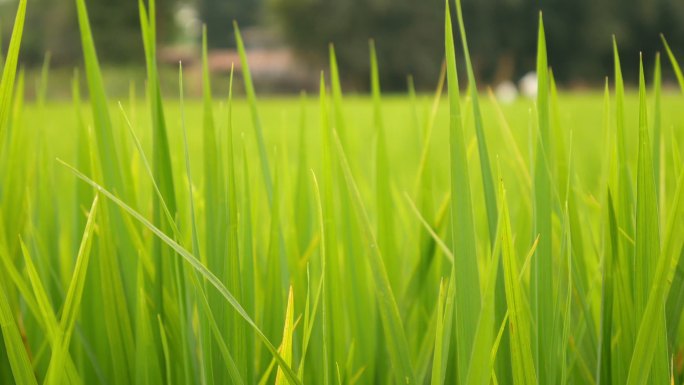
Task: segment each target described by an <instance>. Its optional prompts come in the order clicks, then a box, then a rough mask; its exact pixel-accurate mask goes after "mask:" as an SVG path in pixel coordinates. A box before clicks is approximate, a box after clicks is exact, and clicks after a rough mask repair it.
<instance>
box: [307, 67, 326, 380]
mask: <svg viewBox="0 0 684 385" xmlns="http://www.w3.org/2000/svg"><path fill="white" fill-rule="evenodd" d="M321 84H325V80H324V78H323V75H322V74H321ZM323 87H325V86H323ZM322 91H323V92H324V90H322ZM311 178H312V179H313V187H314V197H315V200H316V206H317V208H318V226H319V227H320V231H321V242H320V253H321V284H320V288H319V291H320V292H321V293H322V302H323V304H322V306H321V334H322V336H321V337H322V338H321V340H322V341H321V345H322V349H323V358H322V360H321V361H322V362H323V384H324V385H328V384H329V383H330V373H329V369H328V368H329V367H330V362H328V360H329V357H330V354H329V350H328V346H329V345H330V332H329V331H328V317H329V316H328V314H327V308H328V304H327V297H326V288H327V287H328V286H327V284H326V283H325V280H324V278H325V273H326V272H327V269H326V264H327V263H326V261H327V257H328V254H326V253H327V252H326V248H327V240H326V238H325V237H326V231H325V229H326V226H325V220H324V216H323V213H324V211H323V204H322V199H321V190H320V187H319V185H318V179H316V174H315V173H314V172H313V171H311ZM314 314H315V312H314ZM312 323H313V322H312ZM304 348H305V349H306V345H305V346H304ZM305 358H306V357H305V356H302V365H303V364H304V359H305ZM300 368H301V366H300Z"/></svg>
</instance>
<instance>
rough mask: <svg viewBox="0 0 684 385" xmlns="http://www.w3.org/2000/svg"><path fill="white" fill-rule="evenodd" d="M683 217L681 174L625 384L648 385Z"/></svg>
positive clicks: (683, 236)
mask: <svg viewBox="0 0 684 385" xmlns="http://www.w3.org/2000/svg"><path fill="white" fill-rule="evenodd" d="M683 218H684V173H683V172H680V174H679V177H678V178H677V188H676V192H675V194H674V196H673V201H672V206H671V211H670V213H669V216H668V220H667V224H666V227H665V228H664V230H665V231H664V237H663V242H662V246H661V247H660V250H659V254H660V258H659V259H658V261H657V266H656V269H655V271H654V274H653V280H652V282H653V284H652V286H651V287H650V291H649V295H648V302H647V304H646V308H645V309H644V312H643V316H642V317H641V323H640V324H639V332H638V334H637V337H636V343H635V345H634V354H633V356H632V359H631V363H630V366H629V375H628V377H627V384H628V385H634V384H647V383H649V373H650V372H651V365H652V364H653V360H654V358H655V357H657V354H656V353H657V349H658V346H659V344H660V343H661V342H662V340H661V339H660V338H661V337H660V334H662V333H664V332H665V331H664V329H663V327H664V326H665V325H664V322H662V321H663V320H662V317H663V307H664V306H665V301H666V299H667V295H668V293H669V291H670V288H671V286H672V277H673V275H674V274H675V271H676V268H677V265H678V263H679V258H680V256H681V250H682V244H683V243H684V234H683V232H682V229H684V226H683V225H682V219H683Z"/></svg>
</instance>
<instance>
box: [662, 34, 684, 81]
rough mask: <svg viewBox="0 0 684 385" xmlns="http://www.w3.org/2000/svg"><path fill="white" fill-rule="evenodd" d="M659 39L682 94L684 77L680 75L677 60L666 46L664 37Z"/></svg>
mask: <svg viewBox="0 0 684 385" xmlns="http://www.w3.org/2000/svg"><path fill="white" fill-rule="evenodd" d="M660 39H661V40H662V41H663V45H664V46H665V51H666V52H667V57H668V58H669V59H670V63H671V64H672V69H673V70H674V73H675V76H676V77H677V83H679V88H681V89H682V92H684V75H683V74H682V69H681V67H680V66H679V62H677V58H676V57H675V55H674V53H672V50H671V49H670V45H669V44H667V40H665V36H664V35H660Z"/></svg>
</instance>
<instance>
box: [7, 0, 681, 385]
mask: <svg viewBox="0 0 684 385" xmlns="http://www.w3.org/2000/svg"><path fill="white" fill-rule="evenodd" d="M76 5H77V11H78V20H79V25H80V29H81V37H82V41H81V44H82V48H83V56H84V64H85V66H84V69H85V79H86V83H87V88H88V94H89V98H88V99H89V100H88V101H87V102H84V101H82V100H81V97H80V94H79V90H80V84H79V83H80V79H81V76H79V74H78V73H76V74H75V75H74V86H73V90H74V92H73V94H74V101H73V104H63V103H62V104H60V103H46V102H45V100H44V98H40V97H39V98H38V101H37V102H36V103H33V104H27V105H24V99H23V90H24V81H23V73H22V72H21V71H19V73H18V74H17V66H18V64H17V61H18V55H19V45H20V43H19V42H20V40H21V34H22V30H23V23H24V15H25V10H26V0H22V1H21V2H20V4H19V10H18V12H17V18H16V22H15V24H14V32H13V34H12V37H11V42H10V45H9V50H8V52H7V55H6V56H4V61H3V75H2V83H1V85H0V178H2V182H0V266H1V268H0V326H1V327H2V337H3V344H2V346H3V349H0V383H2V384H5V383H7V384H9V383H17V384H35V383H38V382H43V383H47V384H62V383H68V384H92V383H103V384H129V383H136V384H146V383H147V384H161V383H166V384H190V383H202V384H204V383H207V384H223V383H234V384H255V383H259V384H261V383H276V384H281V383H282V384H284V383H292V384H298V383H311V384H333V383H339V384H357V383H364V384H372V383H411V384H414V383H423V384H424V383H431V384H445V383H446V384H490V383H492V384H535V383H539V384H566V383H573V384H587V383H588V384H591V383H594V384H612V383H615V384H624V383H628V384H664V383H670V382H673V383H681V382H682V380H684V370H683V369H682V361H681V357H682V354H684V350H683V349H684V337H683V336H682V333H680V331H681V329H682V327H683V326H682V324H681V323H680V322H679V321H680V318H681V315H682V309H683V306H684V260H683V259H682V258H680V257H681V255H682V253H683V246H682V245H683V243H684V197H683V195H684V186H683V184H684V169H683V167H682V164H684V163H682V158H681V148H682V143H683V141H684V134H682V133H683V130H682V127H683V126H684V113H683V112H682V111H683V110H682V103H683V102H684V97H683V96H682V95H681V94H679V93H677V94H674V93H673V94H670V93H663V92H662V86H661V83H662V80H661V78H662V76H661V63H660V57H658V58H657V60H656V65H655V69H654V73H653V83H652V87H651V90H650V91H648V92H647V86H646V80H645V74H644V69H643V66H642V68H641V73H640V78H639V79H638V80H639V88H638V93H637V94H633V93H626V92H625V89H624V84H623V79H622V75H621V70H620V57H619V54H618V48H617V43H615V74H614V81H613V82H609V81H606V88H605V92H604V94H603V95H601V94H592V93H589V94H581V95H565V94H559V92H558V91H557V89H556V85H555V82H554V78H553V74H552V72H551V71H550V70H549V64H548V63H547V61H546V41H545V35H544V27H543V23H542V21H541V17H540V23H539V45H538V60H537V73H538V96H537V98H536V100H534V101H530V100H519V101H517V102H515V103H513V104H511V105H505V106H500V105H498V103H497V101H496V99H495V98H494V97H492V96H491V93H490V95H489V96H488V97H486V96H483V95H481V94H480V93H478V88H477V85H476V83H475V75H474V70H473V68H472V65H471V61H470V57H469V53H468V45H467V40H466V30H465V25H464V20H463V18H462V15H461V10H460V1H458V0H457V1H456V7H455V11H456V15H457V21H458V23H457V24H458V28H459V30H460V33H459V34H458V35H459V36H460V37H461V42H460V43H461V44H460V47H461V48H462V52H463V55H464V61H465V74H466V76H464V78H465V79H467V81H468V92H467V93H466V97H465V98H463V97H462V96H461V95H460V94H459V84H458V82H459V76H458V73H457V68H456V62H457V54H456V47H455V45H456V43H455V42H454V38H453V36H454V34H453V32H454V31H453V26H452V20H451V17H450V15H451V13H450V11H449V6H450V5H451V4H449V3H447V9H446V12H445V15H446V18H445V31H446V33H445V57H446V61H445V67H444V71H443V73H442V74H441V76H439V77H438V76H437V74H435V75H436V76H435V77H436V79H437V78H439V81H438V84H437V87H436V92H435V93H434V95H433V96H421V95H416V93H415V92H414V90H413V89H412V86H411V82H410V81H409V92H408V96H407V97H396V96H394V97H391V98H385V99H384V100H383V98H382V94H381V85H380V82H379V71H380V70H381V68H382V63H378V61H377V59H376V56H375V46H374V44H373V42H371V44H370V50H369V51H370V68H371V84H372V90H371V98H366V97H353V98H350V97H347V98H344V97H343V94H342V91H341V86H340V81H339V74H338V69H337V64H336V59H335V51H334V48H333V47H332V46H331V47H330V68H329V71H325V72H323V73H321V84H320V94H319V95H318V97H317V98H314V97H307V96H302V97H301V100H291V99H275V100H273V99H272V100H265V101H261V102H258V101H257V96H256V93H255V90H254V86H253V85H252V80H251V77H250V73H249V67H248V61H247V56H246V54H245V47H244V44H243V42H242V39H241V38H240V33H239V29H238V27H237V25H235V26H234V28H235V33H236V37H237V44H238V47H239V50H240V56H241V61H242V63H241V64H242V69H243V80H244V89H245V90H246V99H244V100H243V99H239V98H238V99H236V100H234V99H233V94H232V89H233V87H232V75H231V80H230V82H231V84H230V89H231V92H230V94H229V95H226V100H223V101H215V100H214V99H213V95H212V92H211V86H212V81H211V78H210V74H209V71H208V68H207V65H206V42H204V44H203V58H204V63H205V65H204V71H203V85H204V97H203V100H202V101H201V102H192V101H191V102H185V101H184V99H183V97H184V94H183V70H182V68H179V79H178V84H161V82H160V80H159V79H160V78H159V75H158V70H157V63H156V36H155V34H156V33H155V31H156V26H155V14H156V10H155V4H154V1H150V2H149V4H147V5H145V4H143V3H142V2H141V3H140V22H141V26H142V32H143V36H142V39H143V43H144V47H145V55H146V62H147V67H146V69H147V84H146V86H147V92H146V94H145V95H144V97H139V96H136V95H135V93H132V94H131V98H130V100H128V101H123V102H119V103H117V101H114V100H110V99H108V98H107V95H106V89H105V87H104V85H103V82H102V76H101V73H100V67H99V64H98V57H97V52H96V47H95V44H94V42H93V39H92V37H91V31H90V25H89V21H88V16H87V10H86V5H85V2H84V0H76ZM663 43H664V48H665V51H666V53H667V57H668V59H669V62H670V63H671V64H672V67H673V68H674V71H675V74H676V76H677V79H678V80H679V84H680V86H681V87H682V91H684V77H682V74H681V71H680V69H679V66H678V64H677V60H676V58H675V55H674V54H673V53H672V51H671V50H670V47H669V46H667V43H666V42H665V39H664V38H663ZM631 59H634V60H636V59H637V58H630V60H631ZM47 74H48V71H47V67H46V71H45V76H44V80H43V82H42V83H41V85H40V86H39V91H41V92H39V95H44V94H45V87H46V86H47ZM445 83H446V86H447V88H448V96H446V97H443V95H442V93H443V92H442V91H443V87H444V85H445ZM610 83H612V86H611V85H610ZM176 87H177V88H176ZM162 88H164V89H166V90H168V89H174V88H175V89H178V90H179V98H178V100H163V99H162V92H161V90H162ZM647 93H648V95H647ZM442 99H445V100H442ZM86 106H87V107H86Z"/></svg>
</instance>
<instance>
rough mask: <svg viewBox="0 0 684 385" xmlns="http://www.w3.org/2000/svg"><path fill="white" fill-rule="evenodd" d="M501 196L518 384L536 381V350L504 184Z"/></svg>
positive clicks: (502, 243) (509, 316) (512, 354)
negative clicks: (533, 343)
mask: <svg viewBox="0 0 684 385" xmlns="http://www.w3.org/2000/svg"><path fill="white" fill-rule="evenodd" d="M500 196H501V215H502V226H503V227H502V230H501V251H502V254H503V256H502V259H503V265H504V277H505V283H506V303H507V304H508V320H509V334H510V336H511V368H512V373H513V383H514V384H536V383H538V382H537V375H536V372H535V368H534V356H533V354H532V338H531V334H530V325H531V319H530V317H529V313H528V308H527V306H526V298H525V292H524V286H523V284H522V281H521V280H520V279H519V275H520V274H522V271H521V269H520V268H519V266H518V258H517V256H516V255H515V246H514V244H513V234H512V232H511V220H510V214H509V211H508V203H507V200H506V191H505V190H504V188H503V184H502V185H501V187H500Z"/></svg>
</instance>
